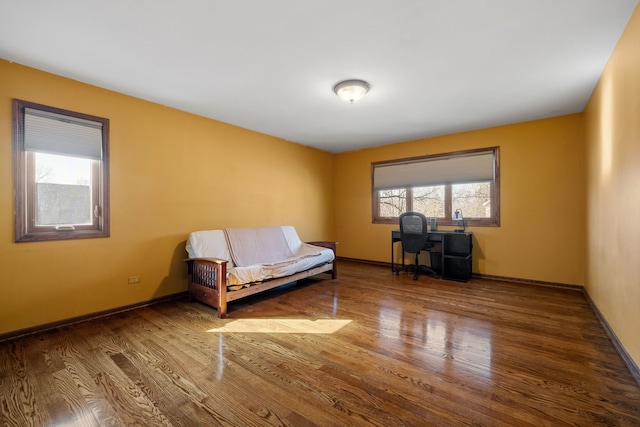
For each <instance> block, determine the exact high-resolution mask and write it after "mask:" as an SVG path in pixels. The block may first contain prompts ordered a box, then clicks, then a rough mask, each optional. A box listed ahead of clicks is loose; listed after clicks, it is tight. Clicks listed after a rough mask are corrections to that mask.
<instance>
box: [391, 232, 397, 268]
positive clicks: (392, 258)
mask: <svg viewBox="0 0 640 427" xmlns="http://www.w3.org/2000/svg"><path fill="white" fill-rule="evenodd" d="M393 244H394V241H393V239H391V272H392V273H395V271H396V269H395V268H394V264H393V263H394V261H395V257H394V256H393Z"/></svg>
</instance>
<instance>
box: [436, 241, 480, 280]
mask: <svg viewBox="0 0 640 427" xmlns="http://www.w3.org/2000/svg"><path fill="white" fill-rule="evenodd" d="M472 252H473V235H472V234H471V233H466V232H465V233H446V234H443V235H442V278H443V279H447V280H459V281H462V282H466V281H467V280H469V279H470V278H471V263H472V259H471V254H472Z"/></svg>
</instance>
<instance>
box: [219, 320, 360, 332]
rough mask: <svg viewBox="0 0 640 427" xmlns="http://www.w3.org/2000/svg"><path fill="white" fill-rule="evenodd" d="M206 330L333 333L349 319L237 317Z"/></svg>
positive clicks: (348, 321)
mask: <svg viewBox="0 0 640 427" xmlns="http://www.w3.org/2000/svg"><path fill="white" fill-rule="evenodd" d="M225 322H226V323H225V324H224V325H223V326H221V327H219V328H213V329H209V330H208V331H207V332H222V333H224V332H245V333H252V332H253V333H269V334H333V333H334V332H337V331H339V330H340V329H342V328H343V327H345V326H346V325H348V324H349V323H351V320H340V319H316V320H310V319H237V320H228V321H225Z"/></svg>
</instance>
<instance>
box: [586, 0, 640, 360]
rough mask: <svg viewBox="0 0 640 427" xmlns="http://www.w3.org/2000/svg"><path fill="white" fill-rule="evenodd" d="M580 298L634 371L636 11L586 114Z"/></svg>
mask: <svg viewBox="0 0 640 427" xmlns="http://www.w3.org/2000/svg"><path fill="white" fill-rule="evenodd" d="M585 122H586V129H587V131H586V141H587V165H588V166H587V171H588V172H587V179H588V184H587V253H586V258H587V259H586V274H585V276H586V278H585V281H586V287H587V292H588V293H589V295H590V296H591V298H592V299H593V301H594V302H595V304H596V305H597V306H598V309H599V310H600V311H601V312H602V314H603V315H604V316H605V318H606V319H607V322H608V323H609V324H610V325H611V327H612V328H613V330H614V332H615V333H616V335H617V336H618V338H619V339H620V341H621V342H622V344H623V345H624V347H625V348H626V350H627V352H628V353H629V354H630V355H631V357H632V358H633V359H634V361H635V362H636V364H639V365H640V332H639V328H640V222H639V221H638V219H639V218H640V7H638V8H636V10H635V12H634V14H633V15H632V17H631V19H630V21H629V23H628V24H627V28H626V29H625V31H624V33H623V35H622V37H621V38H620V41H619V42H618V46H617V47H616V49H615V51H614V52H613V54H612V56H611V58H610V59H609V63H608V65H607V67H606V68H605V70H604V73H603V74H602V77H601V78H600V82H599V83H598V86H597V88H596V90H595V91H594V93H593V95H592V97H591V100H590V101H589V104H588V105H587V108H586V110H585Z"/></svg>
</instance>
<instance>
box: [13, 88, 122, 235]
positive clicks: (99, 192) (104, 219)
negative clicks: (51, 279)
mask: <svg viewBox="0 0 640 427" xmlns="http://www.w3.org/2000/svg"><path fill="white" fill-rule="evenodd" d="M27 108H29V109H33V110H40V111H43V112H47V113H55V114H59V115H64V116H69V117H73V118H78V119H82V120H89V121H93V122H99V123H100V124H101V125H102V132H101V136H102V146H101V148H102V153H101V159H100V160H92V166H91V175H92V184H91V188H92V206H94V207H97V215H98V217H97V218H95V217H92V224H91V225H87V224H85V225H80V224H79V225H74V226H73V229H69V227H56V226H37V225H36V224H35V212H36V209H37V201H36V170H35V169H36V168H35V153H34V152H30V151H26V150H25V116H26V109H27ZM13 183H14V224H15V226H14V227H15V242H16V243H22V242H35V241H52V240H73V239H86V238H100V237H109V236H110V215H109V213H110V208H109V119H106V118H103V117H97V116H92V115H89V114H84V113H78V112H75V111H69V110H65V109H61V108H56V107H51V106H47V105H42V104H37V103H34V102H29V101H23V100H20V99H14V100H13ZM92 213H93V212H92ZM29 218H30V219H29Z"/></svg>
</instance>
